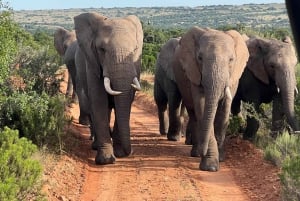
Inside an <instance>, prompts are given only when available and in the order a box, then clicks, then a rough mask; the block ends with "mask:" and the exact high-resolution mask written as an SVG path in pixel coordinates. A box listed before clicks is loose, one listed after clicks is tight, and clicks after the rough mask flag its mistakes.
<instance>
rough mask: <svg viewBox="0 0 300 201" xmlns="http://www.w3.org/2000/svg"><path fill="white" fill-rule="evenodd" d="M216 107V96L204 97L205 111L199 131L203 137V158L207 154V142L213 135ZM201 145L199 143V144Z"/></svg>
mask: <svg viewBox="0 0 300 201" xmlns="http://www.w3.org/2000/svg"><path fill="white" fill-rule="evenodd" d="M217 105H218V97H217V94H208V95H206V96H205V109H204V115H203V119H202V121H201V123H202V124H201V125H200V126H201V128H200V129H201V130H200V135H201V137H203V139H202V140H201V141H202V145H201V148H202V153H201V154H202V156H205V155H206V154H207V150H208V145H209V140H210V137H211V135H213V132H214V130H213V129H214V128H213V125H214V117H215V115H216V111H217ZM200 144H201V143H200Z"/></svg>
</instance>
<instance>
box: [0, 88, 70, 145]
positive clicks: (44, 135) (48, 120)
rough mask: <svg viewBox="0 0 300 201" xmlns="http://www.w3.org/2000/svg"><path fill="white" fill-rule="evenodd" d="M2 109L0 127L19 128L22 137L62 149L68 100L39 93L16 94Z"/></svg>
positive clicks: (9, 98) (5, 100) (4, 103)
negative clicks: (65, 103) (65, 106)
mask: <svg viewBox="0 0 300 201" xmlns="http://www.w3.org/2000/svg"><path fill="white" fill-rule="evenodd" d="M3 99H4V101H1V105H0V106H1V107H0V126H1V127H4V126H8V127H10V128H12V129H18V130H19V131H20V136H22V137H27V138H28V139H30V140H32V142H33V143H35V144H36V145H38V146H39V147H42V146H49V147H51V148H53V149H54V150H57V149H58V150H61V149H62V141H61V136H62V135H63V133H64V130H63V129H64V126H65V124H66V117H65V114H64V97H63V96H48V95H47V94H46V93H42V94H41V95H40V94H38V93H36V92H34V91H33V92H28V93H17V92H15V93H13V94H12V95H11V96H8V97H6V98H3Z"/></svg>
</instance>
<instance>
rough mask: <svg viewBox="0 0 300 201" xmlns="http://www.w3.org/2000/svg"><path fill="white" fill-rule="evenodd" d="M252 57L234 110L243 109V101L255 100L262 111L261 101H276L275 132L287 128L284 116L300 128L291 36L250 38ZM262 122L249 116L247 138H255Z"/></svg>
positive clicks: (235, 113)
mask: <svg viewBox="0 0 300 201" xmlns="http://www.w3.org/2000/svg"><path fill="white" fill-rule="evenodd" d="M246 43H247V46H248V49H249V53H250V58H249V61H248V63H247V67H246V69H245V71H244V73H243V75H242V77H241V79H240V82H239V87H238V90H237V93H236V96H235V97H234V99H233V102H232V109H231V110H232V113H233V114H234V115H237V114H238V113H239V112H240V105H241V101H244V102H247V103H250V104H253V107H254V109H255V110H256V111H257V112H259V110H260V108H259V106H260V105H261V103H270V102H273V109H272V128H271V130H272V133H273V134H275V136H276V134H277V133H278V131H282V130H283V128H284V124H283V119H284V118H283V117H284V115H285V116H286V118H287V122H288V123H289V125H290V126H291V128H292V129H293V130H294V131H298V130H299V125H298V121H297V119H296V115H295V111H294V98H295V97H294V94H295V91H296V93H297V91H298V90H297V88H296V84H297V83H296V77H295V66H296V64H297V57H296V53H295V50H294V47H293V45H292V42H291V40H290V38H289V37H286V38H284V39H283V41H280V40H276V39H271V40H268V39H263V38H250V39H249V40H247V41H246ZM258 127H259V122H258V120H257V119H255V117H250V116H248V117H247V127H246V130H245V132H244V135H243V137H244V139H249V140H253V138H254V137H255V134H256V132H257V130H258Z"/></svg>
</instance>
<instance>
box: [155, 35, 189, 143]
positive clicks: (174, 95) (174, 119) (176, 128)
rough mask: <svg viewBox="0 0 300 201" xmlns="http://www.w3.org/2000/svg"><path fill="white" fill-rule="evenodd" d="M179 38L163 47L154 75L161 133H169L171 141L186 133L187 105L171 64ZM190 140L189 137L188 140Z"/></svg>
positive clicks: (172, 39)
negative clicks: (185, 115) (185, 117)
mask: <svg viewBox="0 0 300 201" xmlns="http://www.w3.org/2000/svg"><path fill="white" fill-rule="evenodd" d="M179 39H180V38H171V39H169V40H168V41H167V42H166V43H165V44H164V45H163V46H162V47H161V49H160V52H159V54H158V56H157V62H156V69H155V75H154V100H155V103H156V105H157V110H158V119H159V131H160V134H161V135H167V138H168V140H170V141H178V140H180V137H181V136H183V135H184V133H185V132H184V130H183V129H184V128H183V127H184V126H183V124H184V113H185V107H184V105H182V98H181V94H180V92H179V89H178V87H177V84H176V81H175V77H174V72H173V68H172V66H171V64H172V58H173V56H174V52H175V48H176V46H177V45H178V43H179ZM167 109H168V111H167ZM188 141H189V140H188V139H187V140H186V142H187V143H188Z"/></svg>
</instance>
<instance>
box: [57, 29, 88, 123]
mask: <svg viewBox="0 0 300 201" xmlns="http://www.w3.org/2000/svg"><path fill="white" fill-rule="evenodd" d="M54 46H55V48H56V50H57V52H58V53H59V55H60V56H62V57H63V61H64V63H65V64H66V66H67V69H68V72H69V80H68V87H67V92H66V96H70V95H71V94H72V101H73V102H77V101H78V102H79V108H80V115H79V123H80V124H83V125H89V124H90V115H89V113H90V112H89V108H88V104H87V103H86V101H84V97H82V95H78V91H79V90H80V89H81V88H82V86H81V85H80V84H79V81H78V73H77V71H78V70H77V67H76V51H77V50H78V44H77V38H76V33H75V30H74V31H68V30H66V29H64V28H58V29H57V30H56V31H55V33H54ZM81 60H83V59H81ZM78 61H79V59H77V62H78Z"/></svg>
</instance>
